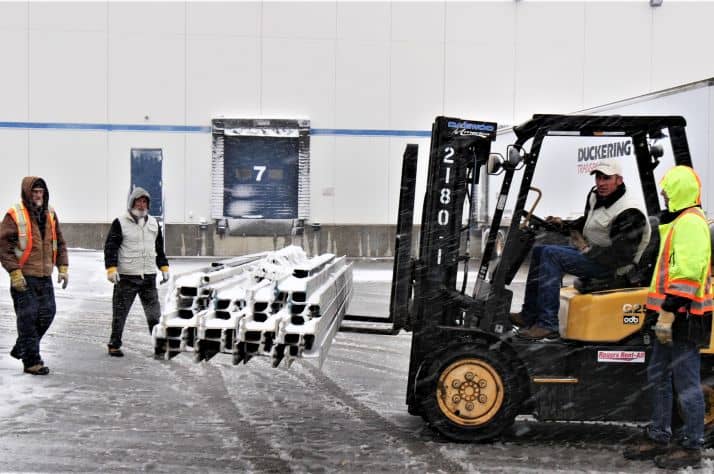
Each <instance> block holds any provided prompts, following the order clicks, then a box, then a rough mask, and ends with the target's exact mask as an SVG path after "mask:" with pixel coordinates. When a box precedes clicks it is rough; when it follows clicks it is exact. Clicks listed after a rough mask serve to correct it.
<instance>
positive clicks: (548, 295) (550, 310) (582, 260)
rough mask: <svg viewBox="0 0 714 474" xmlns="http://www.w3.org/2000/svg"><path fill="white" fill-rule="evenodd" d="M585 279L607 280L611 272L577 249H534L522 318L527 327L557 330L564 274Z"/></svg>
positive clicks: (551, 247)
mask: <svg viewBox="0 0 714 474" xmlns="http://www.w3.org/2000/svg"><path fill="white" fill-rule="evenodd" d="M566 273H568V274H571V275H575V276H577V277H584V278H606V277H608V276H610V275H612V273H613V272H612V270H610V269H608V268H607V267H605V266H603V265H600V264H599V263H597V262H595V261H594V260H591V259H590V258H588V257H586V256H585V255H583V254H581V253H580V251H579V250H578V249H576V248H575V247H570V246H565V245H542V246H537V247H534V248H533V251H532V254H531V262H530V266H529V268H528V280H527V281H526V296H525V299H524V300H523V308H522V310H521V317H522V318H523V320H524V321H525V322H526V323H527V325H528V326H531V325H533V324H535V325H536V326H540V327H542V328H545V329H549V330H551V331H558V309H559V308H560V286H561V283H562V280H563V275H564V274H566Z"/></svg>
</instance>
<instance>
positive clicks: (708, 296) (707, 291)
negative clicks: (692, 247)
mask: <svg viewBox="0 0 714 474" xmlns="http://www.w3.org/2000/svg"><path fill="white" fill-rule="evenodd" d="M686 214H696V215H697V216H699V217H700V218H702V219H703V220H704V222H706V218H705V217H704V214H703V213H702V211H700V210H699V209H698V208H690V209H687V210H686V211H685V212H683V213H682V214H680V215H679V216H677V218H676V219H675V220H674V221H673V222H672V224H671V227H670V229H669V231H668V232H667V238H666V239H665V241H664V245H663V246H662V252H661V253H660V255H659V260H658V261H657V265H656V273H655V276H654V277H655V281H654V285H653V286H654V288H652V289H651V290H650V292H649V294H648V295H647V304H646V306H647V307H648V308H649V309H653V310H655V311H661V310H662V304H664V300H665V298H666V297H667V296H666V295H667V294H671V295H677V296H682V297H685V298H687V299H689V300H690V305H689V312H690V313H691V314H698V315H702V314H704V313H707V312H710V311H712V307H713V305H712V289H711V278H710V277H711V265H707V275H706V279H705V280H704V282H703V284H704V289H703V291H700V289H701V283H700V282H695V281H689V280H671V281H668V280H669V258H670V256H671V247H672V237H673V235H674V228H675V223H676V222H677V220H679V219H680V218H681V217H683V216H685V215H686Z"/></svg>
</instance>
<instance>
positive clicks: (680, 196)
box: [647, 166, 712, 346]
mask: <svg viewBox="0 0 714 474" xmlns="http://www.w3.org/2000/svg"><path fill="white" fill-rule="evenodd" d="M660 185H661V187H662V190H663V191H664V192H665V193H666V195H667V198H668V199H667V210H666V211H665V212H663V214H662V216H661V218H660V226H659V233H660V250H659V255H658V257H657V264H656V267H655V272H654V275H653V276H652V283H651V285H650V292H649V294H648V296H647V307H648V308H649V309H651V310H655V311H660V310H664V311H670V312H673V313H675V314H676V318H675V322H674V324H673V326H672V333H673V338H674V339H675V340H682V341H694V342H697V343H699V344H700V345H702V346H707V345H709V335H710V332H711V311H712V292H711V285H710V281H709V279H710V278H709V277H710V265H711V236H710V231H709V225H708V224H707V220H706V217H705V216H704V213H703V212H702V209H701V207H700V204H701V182H700V180H699V176H697V174H696V173H695V172H694V170H693V169H692V168H690V167H687V166H675V167H674V168H672V169H671V170H669V171H668V172H667V173H666V174H665V176H664V177H663V178H662V181H661V182H660Z"/></svg>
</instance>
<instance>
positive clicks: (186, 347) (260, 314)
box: [154, 246, 352, 366]
mask: <svg viewBox="0 0 714 474" xmlns="http://www.w3.org/2000/svg"><path fill="white" fill-rule="evenodd" d="M219 265H220V266H218V267H216V268H218V269H212V268H209V269H201V270H200V271H197V272H192V273H188V274H183V275H178V276H176V277H174V279H173V282H172V283H173V285H172V286H171V287H170V291H169V293H168V294H167V301H166V304H165V311H164V314H163V315H162V317H161V320H160V322H159V324H158V325H157V326H156V327H155V328H154V349H155V352H156V354H157V355H159V356H163V357H166V358H169V359H170V358H172V357H174V356H175V355H177V354H179V353H181V352H189V351H191V352H193V353H194V354H195V359H196V360H197V361H201V360H209V359H210V358H211V357H213V356H214V355H216V354H218V353H221V352H222V353H227V354H232V356H233V363H234V364H238V363H239V362H244V363H245V362H248V360H250V359H251V358H252V357H254V356H267V357H271V358H272V362H273V366H278V365H279V364H280V362H281V361H283V360H285V363H286V365H288V366H289V365H290V364H291V363H292V362H293V360H295V359H296V358H310V359H315V360H316V361H317V362H318V363H319V364H320V365H322V362H323V361H324V358H325V356H326V354H327V351H328V350H329V347H330V344H331V343H332V339H333V337H334V335H335V333H336V331H337V329H338V328H339V326H340V324H341V322H342V318H343V317H344V314H345V309H346V307H347V304H348V302H349V299H350V297H351V295H352V267H351V265H350V264H348V263H347V262H346V259H345V257H340V258H336V257H335V256H334V255H332V254H323V255H319V256H316V257H313V258H307V256H306V254H305V252H304V251H303V250H302V249H301V248H300V247H295V246H290V247H285V248H284V249H281V250H278V251H276V252H270V253H267V254H266V253H263V254H254V255H247V256H245V257H241V258H240V260H239V259H234V260H232V261H230V265H228V264H225V263H221V264H219Z"/></svg>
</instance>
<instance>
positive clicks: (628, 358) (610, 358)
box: [597, 351, 645, 364]
mask: <svg viewBox="0 0 714 474" xmlns="http://www.w3.org/2000/svg"><path fill="white" fill-rule="evenodd" d="M597 361H598V362H624V363H628V364H644V363H645V351H597Z"/></svg>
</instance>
